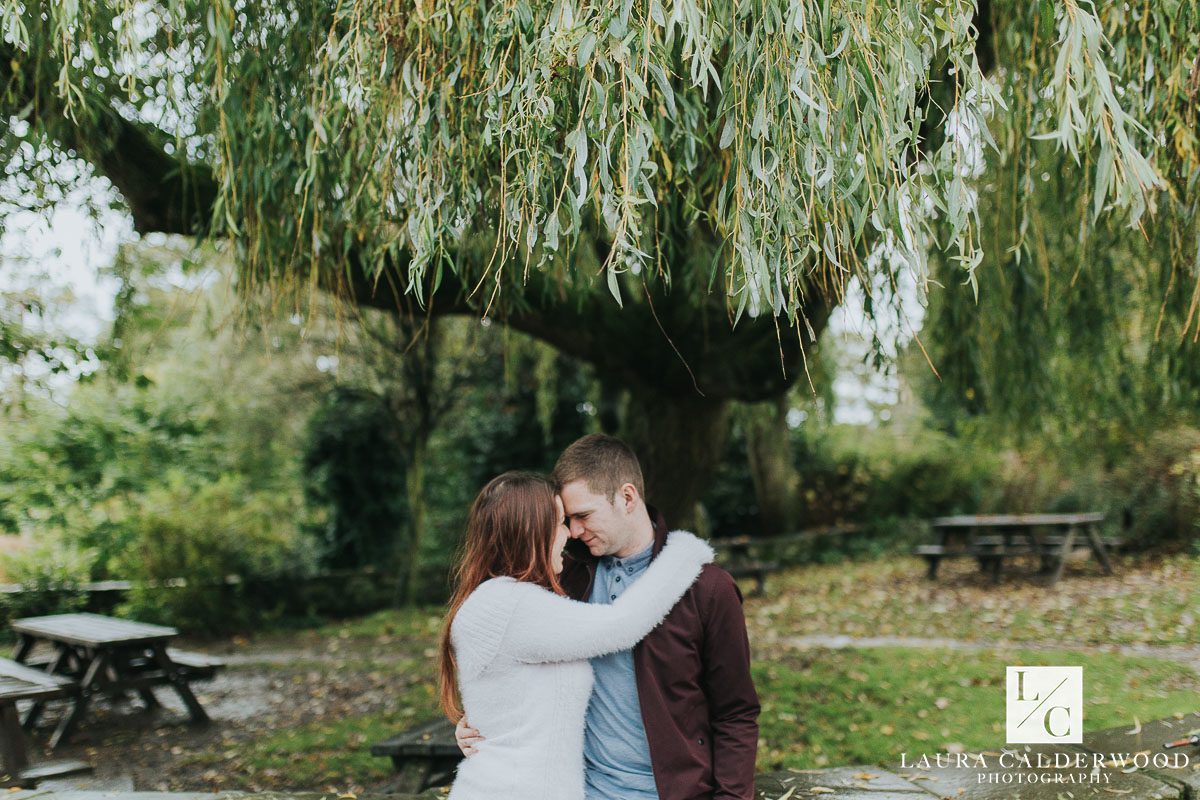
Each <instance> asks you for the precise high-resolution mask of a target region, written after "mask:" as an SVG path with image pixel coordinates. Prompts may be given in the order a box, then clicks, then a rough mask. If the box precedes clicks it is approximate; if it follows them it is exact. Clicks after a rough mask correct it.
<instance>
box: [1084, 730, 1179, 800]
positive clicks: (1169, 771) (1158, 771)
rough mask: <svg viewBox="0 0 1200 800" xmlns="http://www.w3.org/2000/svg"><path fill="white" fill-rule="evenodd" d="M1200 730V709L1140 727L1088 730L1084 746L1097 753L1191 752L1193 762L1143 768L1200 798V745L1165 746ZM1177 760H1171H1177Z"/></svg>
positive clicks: (1172, 762) (1151, 753) (1152, 753)
mask: <svg viewBox="0 0 1200 800" xmlns="http://www.w3.org/2000/svg"><path fill="white" fill-rule="evenodd" d="M1194 733H1200V712H1193V713H1191V714H1181V715H1180V716H1179V717H1168V718H1166V719H1159V720H1153V721H1151V722H1144V723H1141V724H1140V725H1139V726H1138V727H1137V728H1135V727H1133V726H1132V725H1125V726H1120V727H1116V728H1107V729H1105V730H1102V731H1096V732H1094V733H1088V732H1086V731H1085V732H1084V734H1083V746H1084V747H1085V748H1087V749H1088V750H1091V751H1092V752H1094V753H1102V754H1107V753H1120V754H1135V755H1136V754H1138V753H1147V754H1149V755H1154V754H1155V753H1167V754H1171V755H1172V757H1173V756H1174V754H1178V753H1182V754H1186V755H1188V756H1190V758H1189V759H1188V760H1189V762H1190V763H1188V764H1187V766H1184V767H1182V768H1180V769H1176V768H1174V767H1173V766H1170V767H1164V766H1151V767H1148V768H1146V769H1145V770H1143V771H1144V772H1146V773H1147V774H1149V775H1152V776H1154V777H1155V778H1157V779H1159V780H1161V781H1164V782H1166V783H1170V784H1173V785H1176V786H1179V787H1180V788H1182V789H1183V790H1184V791H1185V793H1186V796H1187V798H1188V800H1200V747H1180V748H1177V749H1173V750H1163V747H1162V746H1163V744H1164V743H1165V742H1170V741H1174V740H1175V739H1182V738H1183V737H1185V736H1189V735H1191V734H1194ZM1175 763H1177V762H1175V761H1174V760H1172V761H1171V764H1172V765H1173V764H1175Z"/></svg>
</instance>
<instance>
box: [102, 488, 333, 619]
mask: <svg viewBox="0 0 1200 800" xmlns="http://www.w3.org/2000/svg"><path fill="white" fill-rule="evenodd" d="M293 505H294V500H293V498H290V497H285V496H278V495H275V494H269V493H266V492H251V491H248V490H247V488H246V486H245V482H244V480H243V479H242V478H240V477H235V476H230V475H225V476H222V477H221V478H219V479H218V480H217V481H215V482H213V483H209V484H203V485H200V486H195V485H192V483H190V482H189V479H188V478H187V477H186V476H184V475H183V474H182V473H173V474H170V475H168V479H167V483H166V486H165V487H163V488H159V489H154V490H152V491H150V492H148V493H147V494H146V496H145V502H144V504H143V506H142V509H141V511H140V513H139V514H138V515H137V516H136V517H135V518H134V519H132V520H131V521H130V525H131V527H132V530H133V531H134V535H135V539H134V542H133V544H132V545H131V547H130V548H129V550H128V551H127V552H125V553H123V554H122V555H121V556H120V557H119V562H120V569H121V571H122V572H123V574H125V575H127V576H128V577H129V578H130V580H131V581H133V587H132V588H131V590H130V593H129V597H128V599H127V601H126V602H125V603H124V604H123V605H122V607H121V608H120V613H122V614H124V615H128V616H131V617H134V618H137V619H140V620H145V621H147V622H159V623H162V624H168V625H174V626H176V627H179V628H181V629H184V630H186V631H188V632H190V633H212V632H218V631H227V630H231V629H239V628H247V627H251V626H253V625H257V624H260V623H261V622H263V621H267V620H270V619H273V618H277V617H278V616H280V615H281V614H282V612H283V609H282V607H281V605H280V604H278V603H272V602H271V601H270V599H267V598H262V597H256V598H254V600H256V601H258V602H251V601H250V598H249V597H248V596H247V589H246V586H247V585H248V584H249V583H250V582H252V581H254V580H256V579H262V578H276V579H277V578H283V577H286V576H295V577H303V576H306V575H309V574H312V572H313V571H314V570H315V558H314V557H313V554H312V552H311V548H310V547H306V546H305V544H304V542H303V541H302V540H301V539H300V537H299V536H298V534H297V532H296V531H295V530H294V529H293V527H292V526H291V525H287V524H285V525H284V526H283V527H281V526H280V525H279V520H289V521H290V520H291V519H292V518H293V516H294V509H293ZM230 575H237V576H239V577H240V578H241V579H242V580H243V582H242V583H238V584H230V583H228V582H227V578H228V576H230ZM178 578H182V579H184V581H186V584H185V585H183V586H173V587H168V586H164V584H165V583H167V582H169V581H172V580H174V579H178Z"/></svg>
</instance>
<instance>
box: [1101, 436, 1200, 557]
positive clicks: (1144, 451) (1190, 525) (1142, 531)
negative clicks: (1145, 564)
mask: <svg viewBox="0 0 1200 800" xmlns="http://www.w3.org/2000/svg"><path fill="white" fill-rule="evenodd" d="M1103 490H1104V495H1105V496H1106V497H1108V498H1111V500H1110V503H1109V507H1110V508H1111V509H1112V510H1113V512H1114V513H1116V512H1118V511H1119V512H1120V514H1121V517H1122V523H1123V531H1122V533H1123V535H1124V536H1125V537H1126V539H1127V540H1128V541H1129V542H1130V545H1131V547H1133V548H1136V549H1146V548H1149V547H1153V546H1156V545H1167V546H1174V547H1179V546H1182V545H1186V543H1187V542H1189V541H1191V542H1192V543H1193V546H1195V543H1196V542H1200V531H1198V530H1197V529H1198V527H1200V430H1197V429H1195V428H1176V429H1173V430H1166V431H1160V432H1158V433H1155V434H1153V435H1152V436H1150V437H1149V438H1148V439H1147V440H1146V441H1145V442H1144V443H1142V444H1140V445H1138V446H1136V447H1135V448H1134V449H1133V451H1132V452H1131V453H1129V455H1128V457H1127V458H1126V459H1123V460H1122V461H1121V462H1120V464H1119V465H1118V466H1117V468H1116V469H1115V470H1114V471H1113V473H1112V475H1111V476H1110V477H1109V478H1108V480H1107V481H1106V482H1105V484H1104V485H1103Z"/></svg>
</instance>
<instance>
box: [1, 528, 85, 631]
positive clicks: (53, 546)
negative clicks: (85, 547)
mask: <svg viewBox="0 0 1200 800" xmlns="http://www.w3.org/2000/svg"><path fill="white" fill-rule="evenodd" d="M94 560H95V554H93V553H89V552H86V551H82V550H79V549H77V548H75V547H73V546H71V545H70V544H67V543H65V542H64V541H63V540H62V537H61V536H55V535H53V534H51V535H47V536H46V537H45V538H43V539H42V540H40V541H38V542H37V544H35V545H34V546H33V547H32V548H30V549H28V550H24V551H20V552H17V553H6V554H4V556H3V558H0V568H2V569H3V574H4V576H5V578H6V580H7V581H8V582H10V583H14V584H16V585H17V586H19V587H20V588H21V593H20V594H5V595H2V596H0V598H2V602H3V613H4V615H5V616H6V617H7V618H10V619H11V618H16V617H30V616H38V615H41V614H66V613H70V612H73V611H82V610H83V609H84V608H85V607H86V605H87V600H88V596H87V593H86V592H85V591H84V590H83V588H82V586H83V584H85V583H87V582H88V581H89V580H90V574H89V573H90V570H91V566H92V563H93V562H94Z"/></svg>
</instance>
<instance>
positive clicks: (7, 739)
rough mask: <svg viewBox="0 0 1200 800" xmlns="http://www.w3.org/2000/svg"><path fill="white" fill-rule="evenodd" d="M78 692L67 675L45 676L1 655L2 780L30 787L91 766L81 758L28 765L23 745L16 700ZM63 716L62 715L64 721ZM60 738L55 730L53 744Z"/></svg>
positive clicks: (40, 700)
mask: <svg viewBox="0 0 1200 800" xmlns="http://www.w3.org/2000/svg"><path fill="white" fill-rule="evenodd" d="M78 692H79V684H77V683H76V682H75V681H73V680H71V679H70V678H64V677H61V676H58V675H47V674H46V673H45V672H41V671H39V670H36V669H33V668H32V667H27V666H25V665H24V664H20V663H18V662H16V661H12V660H11V659H7V658H0V755H2V756H3V759H4V773H5V774H6V775H7V781H4V783H7V784H11V785H15V786H33V785H36V784H37V781H39V780H42V779H44V778H49V777H54V776H59V775H69V774H73V773H77V772H87V771H90V770H91V768H92V767H91V765H90V764H88V763H87V762H84V761H56V762H48V763H45V764H39V765H37V766H33V767H31V766H30V765H29V754H28V751H27V750H26V748H25V732H24V730H23V726H22V724H21V719H20V715H19V713H18V709H17V702H18V701H22V700H29V701H35V702H45V701H47V700H54V699H60V698H66V699H70V698H74V697H76V696H77V695H78ZM66 719H67V717H66V716H64V717H63V720H64V721H65V720H66ZM61 727H62V724H61V723H60V729H61ZM59 738H61V731H55V736H54V737H53V739H52V740H51V741H52V743H54V744H57V742H58V739H59Z"/></svg>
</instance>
